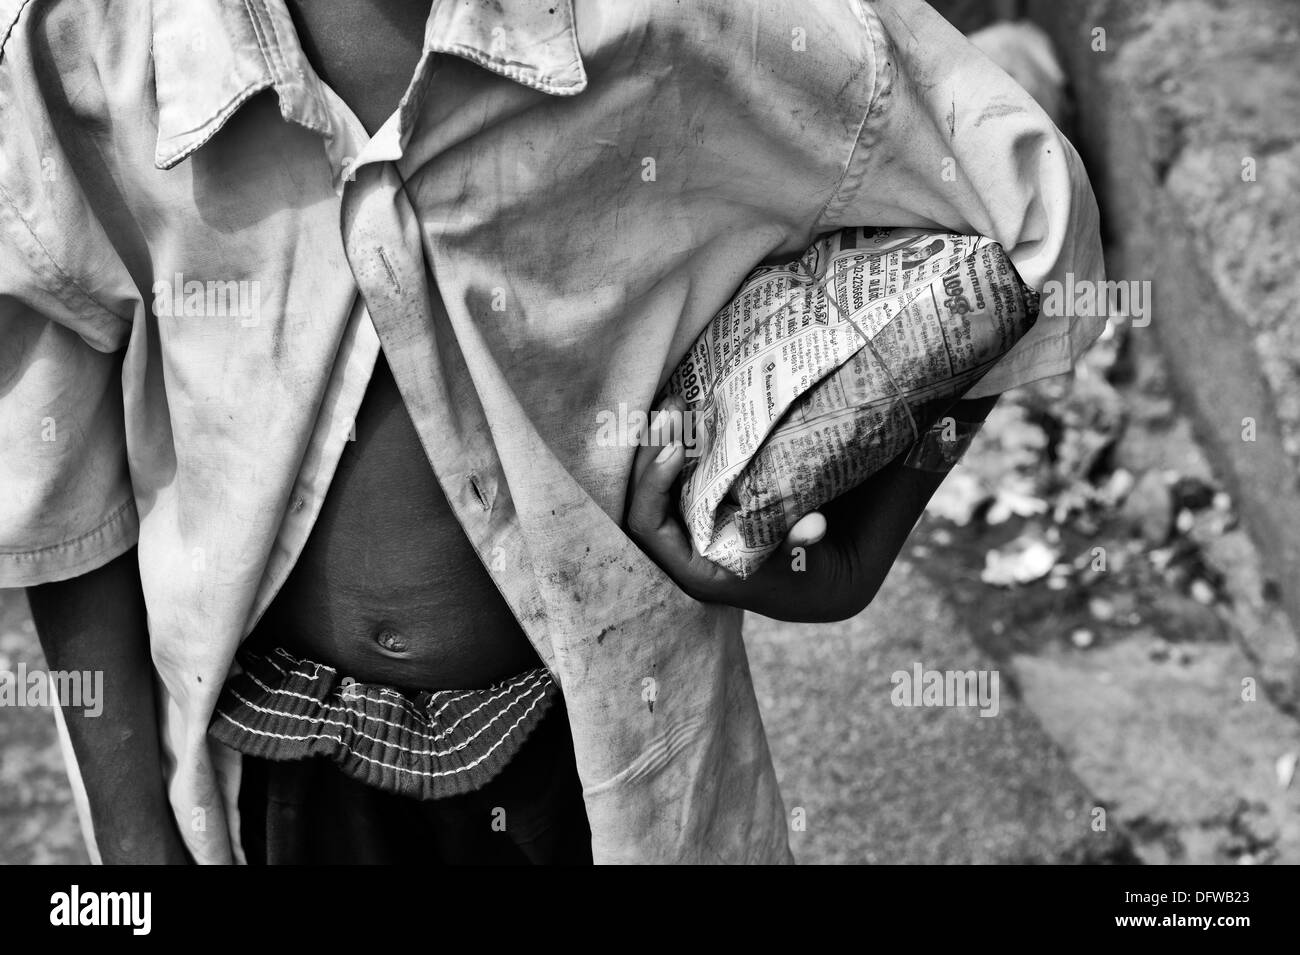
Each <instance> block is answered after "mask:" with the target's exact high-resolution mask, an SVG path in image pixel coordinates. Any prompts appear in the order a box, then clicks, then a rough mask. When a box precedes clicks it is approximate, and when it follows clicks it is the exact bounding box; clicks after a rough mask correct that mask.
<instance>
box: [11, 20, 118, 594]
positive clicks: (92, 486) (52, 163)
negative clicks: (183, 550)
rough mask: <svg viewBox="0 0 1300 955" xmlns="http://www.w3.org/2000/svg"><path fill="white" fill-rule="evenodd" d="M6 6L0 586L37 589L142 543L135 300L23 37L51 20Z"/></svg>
mask: <svg viewBox="0 0 1300 955" xmlns="http://www.w3.org/2000/svg"><path fill="white" fill-rule="evenodd" d="M9 6H10V9H9V10H8V13H7V15H4V17H3V20H0V24H3V23H4V22H5V21H7V23H8V27H7V28H6V27H5V26H2V25H0V35H2V36H3V37H6V38H7V42H5V43H4V46H3V49H2V50H0V53H2V54H3V58H0V114H3V115H5V116H9V117H17V120H16V121H15V122H0V587H30V586H33V585H35V584H42V583H48V582H50V581H55V580H64V579H67V578H70V577H76V576H79V575H81V574H84V573H87V572H88V571H91V570H94V569H95V568H96V567H99V566H101V565H103V564H105V563H107V562H108V561H110V560H112V559H113V558H114V557H117V556H118V555H120V554H122V553H123V552H125V551H127V550H129V549H130V548H131V546H132V545H133V544H135V542H136V540H137V536H138V529H139V528H138V517H137V513H136V505H135V497H134V493H133V490H132V483H131V477H130V468H129V465H128V459H127V447H126V438H125V414H124V411H123V393H122V360H123V349H124V348H125V346H126V345H127V342H128V340H129V339H130V336H131V330H132V326H133V321H134V318H135V315H136V305H135V303H136V302H137V301H138V293H137V292H136V291H135V289H134V286H133V284H132V282H131V280H130V276H129V275H128V274H127V271H126V269H125V267H124V265H123V263H122V261H121V258H120V256H119V255H118V253H117V250H116V249H115V247H114V245H113V243H112V242H111V241H110V240H109V238H108V236H107V234H106V233H105V231H104V229H103V227H102V224H101V223H100V221H99V218H98V216H97V213H96V211H95V204H94V203H93V202H92V201H91V199H90V197H88V196H87V194H86V192H85V190H84V189H83V187H82V183H81V181H80V180H79V178H78V175H77V171H76V167H75V166H74V164H73V163H71V162H70V161H69V157H68V155H67V154H65V152H64V150H63V139H62V138H61V137H60V136H59V134H58V129H59V125H58V122H57V121H56V120H55V118H54V117H53V116H52V115H51V111H50V107H49V105H48V104H49V102H50V98H49V97H48V96H47V95H46V94H47V90H46V89H45V86H44V85H43V84H56V85H57V84H58V83H60V82H61V74H59V73H58V72H57V71H52V70H51V69H49V64H48V63H40V62H38V59H39V56H38V53H39V51H40V50H42V49H44V48H45V47H44V45H43V44H42V43H40V42H31V41H30V39H29V38H28V37H27V33H26V32H25V31H27V30H28V29H29V28H30V29H41V28H40V26H39V24H40V22H41V21H40V18H29V19H27V20H20V14H22V13H23V12H24V11H25V10H28V9H30V8H29V7H26V6H25V5H21V4H20V5H13V4H10V5H9ZM0 13H2V12H0ZM82 92H84V93H85V94H86V95H91V93H93V91H88V90H83V91H82ZM55 101H58V98H57V97H56V98H55Z"/></svg>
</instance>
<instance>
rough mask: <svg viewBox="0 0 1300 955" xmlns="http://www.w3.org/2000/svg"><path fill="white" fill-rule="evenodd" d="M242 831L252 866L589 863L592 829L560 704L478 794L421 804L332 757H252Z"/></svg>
mask: <svg viewBox="0 0 1300 955" xmlns="http://www.w3.org/2000/svg"><path fill="white" fill-rule="evenodd" d="M239 810H240V816H241V826H240V828H241V833H240V834H241V837H242V839H243V843H244V851H245V854H246V855H247V858H248V862H249V863H250V864H252V865H391V864H394V863H419V864H421V865H430V864H433V865H590V864H591V830H590V828H589V827H588V824H587V814H586V810H585V809H584V807H583V802H582V786H581V783H580V782H579V780H578V773H577V769H576V767H575V765H574V758H573V741H572V739H571V738H570V736H569V727H568V719H567V716H566V714H565V712H564V707H563V706H562V705H558V706H555V707H554V708H553V709H552V710H551V711H550V712H549V713H548V714H547V715H546V717H545V718H544V719H543V720H542V722H541V724H540V725H538V727H537V728H536V729H535V730H534V731H533V733H532V735H531V736H530V737H529V738H528V741H527V742H526V743H524V745H523V748H522V749H520V751H519V752H518V753H517V754H516V755H515V757H514V759H512V760H511V761H510V762H509V763H508V764H507V765H506V767H505V769H503V770H502V771H501V773H500V774H499V775H497V776H496V777H494V778H493V779H492V780H490V781H489V782H488V783H487V785H486V786H484V787H483V788H481V789H479V790H476V791H475V792H471V793H466V794H465V795H462V796H453V797H450V798H447V799H434V800H430V801H427V802H425V801H420V800H416V799H410V798H408V797H405V796H397V795H393V794H391V793H387V792H383V791H381V790H379V789H374V788H371V787H369V786H366V785H364V784H362V783H359V782H357V781H355V780H353V779H351V778H349V777H348V776H346V775H344V774H343V773H342V772H340V771H339V770H338V768H337V767H336V766H335V765H334V763H333V762H331V761H330V760H328V759H325V758H322V757H311V758H308V759H302V760H293V761H287V762H272V761H269V760H264V759H257V758H255V757H251V756H245V757H244V775H243V782H242V784H241V787H240V792H239Z"/></svg>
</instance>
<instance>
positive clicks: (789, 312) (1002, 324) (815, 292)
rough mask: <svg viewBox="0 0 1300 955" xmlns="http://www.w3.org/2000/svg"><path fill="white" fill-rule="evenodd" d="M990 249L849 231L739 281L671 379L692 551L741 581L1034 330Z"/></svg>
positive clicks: (1000, 255) (1013, 278)
mask: <svg viewBox="0 0 1300 955" xmlns="http://www.w3.org/2000/svg"><path fill="white" fill-rule="evenodd" d="M1037 317H1038V297H1037V295H1036V293H1034V292H1033V290H1032V289H1029V288H1028V287H1027V286H1025V285H1024V283H1023V282H1021V280H1020V277H1019V276H1018V275H1017V274H1016V271H1015V269H1014V267H1013V266H1012V265H1011V262H1010V260H1009V259H1008V258H1007V255H1006V253H1005V252H1004V250H1003V249H1002V247H1001V246H1000V245H998V244H997V243H996V242H994V241H992V240H990V239H986V238H982V237H979V236H965V235H956V234H952V233H947V232H938V231H931V230H924V229H912V228H908V229H873V228H858V229H845V230H842V231H840V232H837V233H831V234H829V235H826V236H823V237H822V238H821V239H819V240H818V241H817V242H816V243H814V245H813V246H812V247H811V248H809V249H808V250H807V252H805V253H804V255H803V256H802V257H801V258H800V259H799V260H798V261H796V262H793V263H790V264H789V265H783V266H763V267H760V268H758V269H756V270H755V271H754V272H752V273H751V274H750V275H749V276H748V278H746V279H745V281H744V282H743V283H742V285H741V287H740V290H739V291H738V292H737V293H736V295H735V297H734V298H733V299H732V301H731V302H730V303H729V304H728V305H727V306H726V307H725V308H723V309H722V311H720V312H719V313H718V314H717V315H716V316H715V317H714V319H713V320H712V321H711V322H710V323H709V326H708V327H707V328H706V329H705V330H704V332H703V333H702V334H701V335H700V337H699V338H698V339H697V340H696V341H695V343H694V344H693V345H692V346H691V348H690V350H689V351H688V352H687V354H686V356H685V357H684V358H683V360H682V362H681V363H680V364H679V365H678V367H677V369H676V370H675V371H674V372H673V374H672V376H671V377H670V378H669V380H668V384H667V386H666V391H667V393H670V394H678V395H680V396H681V397H682V398H683V399H684V400H685V402H686V404H687V407H688V411H687V414H688V415H690V416H691V420H690V421H689V422H688V425H687V427H686V428H685V431H686V432H687V433H688V434H694V436H695V439H696V444H695V446H694V447H692V448H689V449H688V458H687V465H686V468H685V470H684V472H683V479H682V488H681V506H682V514H683V517H684V519H685V522H686V527H687V530H688V532H689V533H690V536H691V539H692V542H693V543H694V545H695V547H696V549H697V550H698V551H699V552H700V553H701V554H703V555H704V556H705V557H707V558H709V559H710V560H712V561H714V562H715V563H717V564H719V565H721V566H723V567H725V568H727V569H728V570H731V571H733V572H734V573H736V574H738V575H740V576H742V577H746V576H749V575H750V574H752V573H753V572H754V571H755V570H756V569H757V568H758V567H759V566H760V565H761V564H762V562H763V561H764V560H765V559H766V558H767V557H768V555H770V554H771V553H772V551H774V550H775V549H776V548H777V547H778V546H779V545H780V543H781V541H782V540H784V538H785V535H786V533H787V531H788V530H789V528H790V527H792V526H793V525H794V524H795V522H796V521H798V520H799V519H800V518H801V517H803V516H804V515H805V514H808V513H810V512H812V511H814V510H816V509H817V508H818V507H820V506H821V505H823V504H825V503H826V502H827V501H830V500H832V499H834V498H836V497H839V496H840V495H841V494H843V493H845V492H846V491H848V490H850V489H852V488H854V487H856V486H857V485H859V484H861V483H862V482H863V481H865V480H866V479H867V478H868V477H870V476H871V475H872V474H874V473H876V472H877V471H879V470H880V469H881V468H883V467H884V466H885V465H886V464H888V463H889V462H890V461H892V460H893V459H894V458H895V457H897V456H898V455H899V454H900V453H902V452H904V451H906V450H907V449H908V448H909V447H910V446H912V445H913V443H914V442H915V441H916V440H917V439H918V438H919V437H920V436H921V435H922V434H923V433H924V432H925V431H927V430H928V429H930V428H931V426H933V425H935V423H936V422H938V421H940V419H941V418H942V417H943V415H944V413H945V412H946V411H947V409H948V408H949V407H950V406H951V405H952V403H953V402H954V401H956V400H957V399H959V398H960V397H961V396H962V395H963V394H965V393H966V392H967V391H968V390H969V389H970V388H971V387H972V386H973V385H974V384H975V383H976V382H977V381H978V380H979V379H980V378H981V377H983V375H984V374H985V373H986V372H987V371H988V370H989V369H990V368H992V367H993V365H994V364H996V363H997V361H998V360H999V359H1000V358H1001V357H1002V356H1003V355H1005V354H1006V353H1007V352H1008V351H1009V350H1010V349H1011V347H1012V346H1013V345H1014V344H1015V343H1016V342H1017V341H1019V340H1020V338H1022V337H1023V336H1024V335H1025V333H1026V332H1028V331H1029V329H1030V328H1031V327H1032V326H1033V324H1034V322H1035V320H1036V319H1037Z"/></svg>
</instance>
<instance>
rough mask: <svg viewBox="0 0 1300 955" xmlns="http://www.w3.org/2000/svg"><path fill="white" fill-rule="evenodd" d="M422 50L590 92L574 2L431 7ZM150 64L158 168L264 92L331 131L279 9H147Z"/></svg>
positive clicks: (530, 81)
mask: <svg viewBox="0 0 1300 955" xmlns="http://www.w3.org/2000/svg"><path fill="white" fill-rule="evenodd" d="M424 49H425V51H428V52H435V53H449V54H452V55H455V56H459V57H462V58H464V59H467V60H469V61H471V62H473V63H477V64H478V65H479V66H482V67H484V68H485V69H489V70H492V71H493V72H495V73H497V74H499V75H501V76H504V77H507V78H509V79H511V80H514V81H515V82H517V83H521V84H523V85H525V86H529V87H532V88H533V89H537V90H540V91H542V92H544V93H548V94H551V95H555V96H571V95H573V94H575V93H580V92H582V91H583V90H584V89H586V87H587V74H586V71H585V69H584V67H583V62H582V56H581V54H580V52H579V49H578V36H577V29H576V26H575V23H574V15H573V0H495V2H494V3H492V4H482V3H473V2H468V0H434V2H433V6H432V9H431V10H430V12H429V18H428V20H427V22H426V25H425V36H424ZM153 59H154V83H155V90H156V95H157V100H158V140H157V147H156V150H155V153H154V164H155V165H156V166H157V167H158V168H159V169H170V168H171V167H172V166H175V165H176V164H177V163H179V162H181V161H182V160H184V159H185V158H186V157H187V156H189V155H190V154H191V153H192V152H194V150H196V149H197V148H199V146H201V145H203V143H205V142H206V141H207V140H208V139H210V138H211V137H212V136H214V135H215V134H216V133H217V131H218V130H220V129H221V127H222V126H223V125H224V124H225V122H226V120H227V119H229V118H230V116H231V115H233V114H234V112H235V111H236V110H238V108H239V107H240V105H241V104H243V102H244V101H245V100H247V99H248V98H249V97H250V96H252V95H253V94H254V93H257V92H259V91H261V90H265V89H274V90H275V92H276V94H277V96H278V97H279V101H280V113H281V115H283V116H284V118H285V119H286V120H289V121H291V122H295V123H298V124H299V125H302V126H305V127H307V128H308V129H313V130H316V131H317V132H320V133H322V134H323V133H326V132H327V131H328V130H329V112H328V107H327V104H326V97H325V94H324V91H323V90H322V88H321V85H320V80H319V79H318V78H317V77H316V73H315V71H314V70H313V69H311V67H310V65H309V64H308V62H307V59H306V56H305V55H304V54H303V51H302V47H301V45H300V44H299V42H298V38H297V34H296V32H295V31H294V27H293V21H292V19H291V18H290V16H289V11H288V8H287V7H286V6H285V4H284V0H153Z"/></svg>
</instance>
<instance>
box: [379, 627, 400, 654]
mask: <svg viewBox="0 0 1300 955" xmlns="http://www.w3.org/2000/svg"><path fill="white" fill-rule="evenodd" d="M375 642H376V643H378V644H379V645H380V646H381V647H383V648H384V649H385V650H388V651H390V652H392V653H404V652H405V651H406V641H405V640H404V639H402V635H401V634H400V633H398V632H397V631H396V630H392V629H390V628H388V627H385V628H384V629H383V630H380V631H379V635H378V636H376V637H375Z"/></svg>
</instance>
